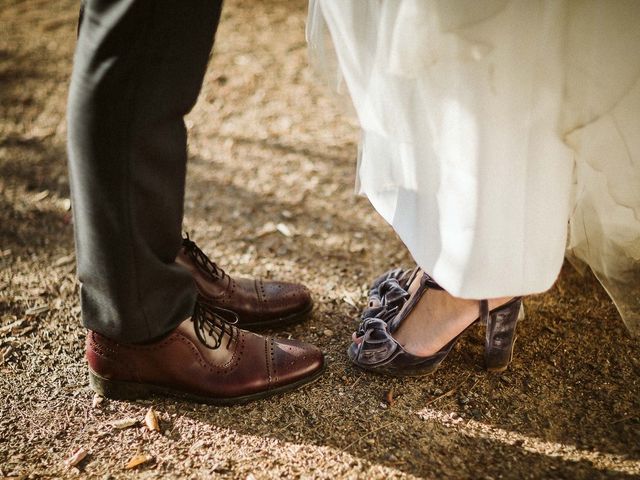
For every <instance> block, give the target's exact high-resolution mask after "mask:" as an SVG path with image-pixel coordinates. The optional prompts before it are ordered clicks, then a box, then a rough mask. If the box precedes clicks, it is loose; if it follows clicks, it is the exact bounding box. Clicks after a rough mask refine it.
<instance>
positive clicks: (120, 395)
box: [89, 365, 326, 406]
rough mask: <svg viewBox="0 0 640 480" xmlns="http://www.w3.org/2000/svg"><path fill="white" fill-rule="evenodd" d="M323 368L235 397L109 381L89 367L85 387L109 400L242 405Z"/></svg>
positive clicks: (317, 374)
mask: <svg viewBox="0 0 640 480" xmlns="http://www.w3.org/2000/svg"><path fill="white" fill-rule="evenodd" d="M325 369H326V365H323V366H322V368H320V369H319V370H318V371H316V372H314V373H313V374H311V375H309V376H307V377H305V378H303V379H300V380H298V381H296V382H293V383H288V384H287V385H282V386H280V387H276V388H272V389H271V390H265V391H263V392H257V393H252V394H250V395H241V396H238V397H206V396H203V395H197V394H193V393H188V392H182V391H180V390H175V389H172V388H167V387H161V386H158V385H152V384H146V383H135V382H124V381H118V380H109V379H107V378H104V377H102V376H100V375H99V374H97V373H96V372H94V371H93V370H91V368H89V386H90V387H91V389H92V390H93V391H94V392H95V393H97V394H98V395H101V396H103V397H106V398H110V399H113V400H138V399H145V398H149V397H152V396H163V397H174V398H178V399H180V400H187V401H191V402H195V403H203V404H207V405H219V406H229V405H242V404H245V403H248V402H251V401H254V400H260V399H263V398H267V397H271V396H273V395H278V394H281V393H285V392H289V391H291V390H295V389H297V388H299V387H302V386H304V385H308V384H311V383H313V382H315V381H316V380H318V379H319V378H320V377H321V376H322V374H323V373H324V371H325Z"/></svg>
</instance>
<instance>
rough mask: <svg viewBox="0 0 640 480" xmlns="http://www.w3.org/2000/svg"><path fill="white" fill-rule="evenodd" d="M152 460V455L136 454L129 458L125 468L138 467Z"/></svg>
mask: <svg viewBox="0 0 640 480" xmlns="http://www.w3.org/2000/svg"><path fill="white" fill-rule="evenodd" d="M151 460H153V457H152V456H151V455H146V454H144V455H135V456H133V457H132V458H131V460H129V461H128V462H127V464H126V465H125V467H124V468H126V469H128V470H130V469H132V468H136V467H139V466H140V465H142V464H143V463H147V462H150V461H151Z"/></svg>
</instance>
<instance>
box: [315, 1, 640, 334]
mask: <svg viewBox="0 0 640 480" xmlns="http://www.w3.org/2000/svg"><path fill="white" fill-rule="evenodd" d="M307 38H308V41H309V46H310V52H311V56H312V59H313V60H314V63H315V64H316V66H317V67H318V69H319V71H320V72H321V73H322V74H323V75H324V76H325V77H326V78H328V79H329V80H330V81H331V83H333V84H334V85H339V84H340V83H343V84H344V85H346V90H347V91H348V93H349V94H350V96H351V99H352V102H353V105H354V107H355V110H356V112H357V115H358V119H359V121H360V124H361V127H362V140H361V155H360V162H359V167H358V179H359V184H360V191H361V192H362V193H364V194H366V195H367V197H368V198H369V199H370V201H371V203H372V204H373V206H374V207H375V208H376V210H377V211H378V212H379V213H380V214H381V215H382V216H383V217H384V218H385V219H386V220H387V221H388V222H389V223H390V224H391V225H392V226H393V228H394V229H395V230H396V231H397V233H398V234H399V236H400V237H401V238H402V240H403V241H404V243H405V244H406V245H407V247H408V248H409V250H410V252H411V254H412V255H413V257H414V258H415V260H416V262H417V263H418V264H419V265H420V266H421V267H423V268H424V269H425V270H426V271H427V272H429V273H430V274H431V275H432V276H433V277H434V278H435V279H436V280H437V281H438V282H439V283H440V284H441V285H442V286H443V287H444V288H445V289H446V290H448V291H449V292H450V293H452V294H454V295H456V296H460V297H466V298H476V299H480V298H494V297H502V296H512V295H526V294H531V293H535V292H541V291H544V290H546V289H548V288H549V287H550V286H551V285H552V284H553V282H554V281H555V279H556V277H557V275H558V272H559V270H560V267H561V265H562V260H563V257H564V254H565V249H567V251H568V252H569V253H570V254H571V257H572V258H574V259H575V258H577V259H580V260H582V261H584V262H586V263H587V264H588V265H589V266H591V268H592V269H593V271H594V272H595V274H596V276H597V277H598V278H599V279H600V281H601V282H602V283H603V285H604V286H605V288H606V289H607V291H608V292H609V293H610V294H611V295H612V298H613V299H614V300H615V301H616V305H617V306H618V309H619V311H620V313H621V314H622V316H623V318H624V319H625V321H626V323H627V325H628V326H629V328H630V329H631V330H632V331H633V332H635V333H640V2H638V1H635V0H629V1H625V0H623V1H615V2H613V1H609V0H592V1H562V0H549V1H534V0H523V1H508V0H440V1H436V0H311V4H310V10H309V23H308V25H307ZM567 226H568V228H567ZM567 232H568V236H567Z"/></svg>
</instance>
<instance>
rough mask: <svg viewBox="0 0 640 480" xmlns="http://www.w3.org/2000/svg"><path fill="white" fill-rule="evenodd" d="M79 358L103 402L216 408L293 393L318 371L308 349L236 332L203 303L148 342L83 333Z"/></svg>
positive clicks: (320, 365) (318, 360)
mask: <svg viewBox="0 0 640 480" xmlns="http://www.w3.org/2000/svg"><path fill="white" fill-rule="evenodd" d="M86 356H87V361H88V363H89V380H90V385H91V387H92V389H93V390H94V391H95V392H97V393H98V394H100V395H103V396H105V397H108V398H116V399H135V398H144V397H147V396H149V395H153V394H160V395H171V396H177V397H180V398H185V399H189V400H194V401H196V402H202V403H210V404H220V405H230V404H238V403H245V402H248V401H250V400H256V399H259V398H264V397H267V396H270V395H273V394H276V393H281V392H285V391H288V390H292V389H294V388H297V387H299V386H301V385H304V384H306V383H309V382H311V381H313V380H315V379H316V378H318V377H319V376H320V374H321V373H322V371H323V369H324V356H323V354H322V352H321V351H320V350H318V349H317V348H316V347H314V346H313V345H309V344H307V343H304V342H300V341H296V340H278V339H274V338H270V337H265V336H262V335H257V334H254V333H251V332H247V331H245V330H241V329H239V328H237V327H235V326H234V325H232V324H230V323H228V322H227V321H226V320H225V319H224V318H222V317H221V316H220V315H219V314H218V313H217V312H216V310H215V309H213V308H212V307H210V306H208V305H205V304H197V305H196V308H195V310H194V313H193V316H192V317H191V318H190V319H188V320H185V321H184V322H182V323H181V324H180V325H179V326H178V327H177V328H176V329H175V330H174V331H173V332H171V333H170V334H169V335H167V336H165V337H163V338H162V339H161V340H158V341H157V342H154V343H149V344H144V345H128V344H121V343H117V342H114V341H112V340H109V339H108V338H106V337H104V336H102V335H100V334H98V333H96V332H93V331H89V332H88V335H87V341H86Z"/></svg>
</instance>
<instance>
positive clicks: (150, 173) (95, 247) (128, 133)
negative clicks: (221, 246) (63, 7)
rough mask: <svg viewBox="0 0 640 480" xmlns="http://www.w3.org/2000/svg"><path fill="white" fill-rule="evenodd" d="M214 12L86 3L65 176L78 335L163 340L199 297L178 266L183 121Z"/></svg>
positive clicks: (158, 3)
mask: <svg viewBox="0 0 640 480" xmlns="http://www.w3.org/2000/svg"><path fill="white" fill-rule="evenodd" d="M221 3H222V2H221V1H218V0H194V1H190V2H187V3H183V2H176V1H168V0H118V1H114V0H109V1H106V0H105V1H94V0H90V1H88V2H87V4H86V10H85V12H84V18H83V24H82V28H81V29H80V35H79V39H78V46H77V51H76V57H75V62H74V69H73V76H72V81H71V88H70V94H69V109H68V124H69V147H68V148H69V170H70V177H71V189H72V199H73V208H74V220H75V234H76V250H77V261H78V274H79V278H80V282H81V284H82V287H81V289H82V290H81V299H82V316H83V321H84V324H85V326H86V327H87V328H88V329H90V330H94V331H96V332H99V333H101V334H103V335H105V336H107V337H109V338H111V339H113V340H117V341H121V342H124V343H136V342H145V341H149V340H150V339H153V338H156V337H159V336H162V335H163V334H165V333H167V332H169V331H170V330H172V329H173V328H174V327H176V326H177V325H178V324H179V323H180V322H182V321H183V320H184V319H186V318H187V317H189V316H190V315H191V312H192V310H193V305H194V302H195V297H196V292H195V288H194V284H193V280H192V278H191V276H190V274H189V273H188V272H187V271H186V270H184V269H183V268H181V267H180V266H178V265H176V264H175V263H174V260H175V258H176V254H177V253H178V250H179V249H180V245H181V235H180V232H181V226H182V215H183V197H184V182H185V166H186V129H185V125H184V121H183V116H184V115H185V114H186V113H187V112H189V110H190V109H191V108H192V107H193V105H194V103H195V101H196V98H197V96H198V92H199V91H200V88H201V84H202V80H203V77H204V73H205V70H206V65H207V60H208V58H209V53H210V50H211V47H212V44H213V38H214V34H215V31H216V27H217V24H218V21H219V16H220V9H221Z"/></svg>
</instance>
